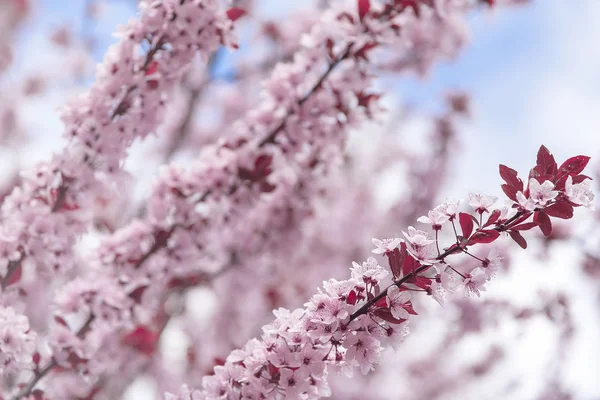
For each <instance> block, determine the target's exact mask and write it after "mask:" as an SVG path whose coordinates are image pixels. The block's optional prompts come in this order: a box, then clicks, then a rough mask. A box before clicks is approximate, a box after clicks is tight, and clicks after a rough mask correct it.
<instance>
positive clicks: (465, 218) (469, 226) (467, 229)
mask: <svg viewBox="0 0 600 400" xmlns="http://www.w3.org/2000/svg"><path fill="white" fill-rule="evenodd" d="M458 220H459V221H460V228H461V229H462V234H463V237H464V238H465V239H467V238H469V236H471V233H472V232H473V219H472V218H471V215H470V214H467V213H463V212H461V213H460V214H458Z"/></svg>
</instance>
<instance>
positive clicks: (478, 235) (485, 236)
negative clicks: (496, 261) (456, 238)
mask: <svg viewBox="0 0 600 400" xmlns="http://www.w3.org/2000/svg"><path fill="white" fill-rule="evenodd" d="M499 236H500V232H498V231H495V230H493V229H484V230H478V231H477V232H475V233H474V234H473V236H471V238H470V239H469V241H468V242H467V245H468V246H470V245H473V244H476V243H492V242H493V241H494V240H496V239H498V237H499Z"/></svg>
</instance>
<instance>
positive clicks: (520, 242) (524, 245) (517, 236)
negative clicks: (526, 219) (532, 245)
mask: <svg viewBox="0 0 600 400" xmlns="http://www.w3.org/2000/svg"><path fill="white" fill-rule="evenodd" d="M508 234H509V235H510V237H511V238H512V239H513V240H514V241H515V242H517V244H518V245H519V246H521V248H523V249H526V248H527V241H526V240H525V238H524V237H523V236H522V235H521V234H520V233H519V232H517V231H509V232H508Z"/></svg>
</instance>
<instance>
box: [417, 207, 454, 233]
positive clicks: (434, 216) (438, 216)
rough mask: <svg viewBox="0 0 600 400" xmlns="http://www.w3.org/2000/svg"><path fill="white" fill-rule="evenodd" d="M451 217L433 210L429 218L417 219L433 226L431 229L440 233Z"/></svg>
mask: <svg viewBox="0 0 600 400" xmlns="http://www.w3.org/2000/svg"><path fill="white" fill-rule="evenodd" d="M448 219H449V216H448V215H446V214H444V213H442V212H440V211H436V210H431V211H429V212H428V213H427V216H422V217H419V218H418V219H417V221H418V222H421V223H423V224H429V225H431V229H433V230H435V231H439V230H440V229H442V225H443V224H444V223H446V222H448Z"/></svg>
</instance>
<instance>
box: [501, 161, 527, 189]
mask: <svg viewBox="0 0 600 400" xmlns="http://www.w3.org/2000/svg"><path fill="white" fill-rule="evenodd" d="M500 177H501V178H502V179H504V181H505V182H506V183H507V184H508V186H512V187H514V188H515V189H516V191H517V192H518V191H523V181H522V180H521V179H520V178H519V177H518V174H517V171H515V170H514V169H512V168H509V167H507V166H506V165H502V164H500Z"/></svg>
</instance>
